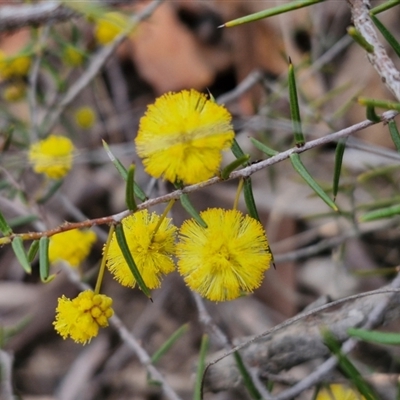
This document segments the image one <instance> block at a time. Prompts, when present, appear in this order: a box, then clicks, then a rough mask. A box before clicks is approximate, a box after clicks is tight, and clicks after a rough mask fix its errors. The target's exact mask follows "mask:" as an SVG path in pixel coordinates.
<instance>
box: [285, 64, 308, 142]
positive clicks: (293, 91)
mask: <svg viewBox="0 0 400 400" xmlns="http://www.w3.org/2000/svg"><path fill="white" fill-rule="evenodd" d="M288 82H289V102H290V116H291V119H292V127H293V135H294V142H295V143H296V146H297V147H302V146H304V143H305V140H304V135H303V130H302V127H301V118H300V109H299V99H298V96H297V88H296V76H295V73H294V68H293V64H292V61H291V60H290V59H289V73H288Z"/></svg>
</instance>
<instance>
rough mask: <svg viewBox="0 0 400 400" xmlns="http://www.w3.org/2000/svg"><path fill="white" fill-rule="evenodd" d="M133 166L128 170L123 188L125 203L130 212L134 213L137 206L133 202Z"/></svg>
mask: <svg viewBox="0 0 400 400" xmlns="http://www.w3.org/2000/svg"><path fill="white" fill-rule="evenodd" d="M134 188H135V164H132V165H131V166H130V167H129V170H128V176H127V180H126V188H125V202H126V206H127V207H128V209H129V210H130V211H136V210H137V205H136V202H135V192H134Z"/></svg>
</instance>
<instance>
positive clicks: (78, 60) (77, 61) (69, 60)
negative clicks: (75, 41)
mask: <svg viewBox="0 0 400 400" xmlns="http://www.w3.org/2000/svg"><path fill="white" fill-rule="evenodd" d="M62 60H63V62H64V63H65V64H66V65H69V66H70V67H79V66H80V65H82V64H83V61H84V55H83V53H82V52H81V51H79V50H78V49H77V48H76V47H75V46H72V45H71V44H69V45H67V46H66V47H65V48H64V50H63V53H62Z"/></svg>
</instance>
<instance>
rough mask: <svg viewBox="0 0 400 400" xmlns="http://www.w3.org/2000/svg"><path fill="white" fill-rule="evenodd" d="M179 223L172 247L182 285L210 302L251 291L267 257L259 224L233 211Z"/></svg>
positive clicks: (214, 212) (208, 212) (266, 265)
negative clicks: (183, 282) (183, 283)
mask: <svg viewBox="0 0 400 400" xmlns="http://www.w3.org/2000/svg"><path fill="white" fill-rule="evenodd" d="M200 216H201V217H202V218H203V220H204V221H205V222H206V224H207V225H208V228H203V227H202V226H200V225H199V224H198V223H197V222H196V221H195V220H194V219H191V220H187V221H185V222H184V223H183V224H182V227H181V229H180V231H179V242H178V244H177V245H176V255H177V257H178V272H179V273H180V274H181V275H182V276H183V277H184V279H185V282H186V284H187V285H188V286H189V287H190V288H191V289H192V290H194V291H196V292H198V293H199V294H200V295H201V296H203V297H206V298H207V299H209V300H212V301H226V300H233V299H236V298H237V297H239V296H240V295H241V293H242V291H243V292H252V291H253V290H254V289H256V288H258V287H259V286H260V284H261V282H262V280H263V277H264V272H265V271H266V270H267V269H268V268H269V266H270V262H271V254H270V252H269V250H268V240H267V237H266V235H265V231H264V228H263V227H262V225H261V223H260V222H259V221H257V220H255V219H253V218H251V217H249V216H247V215H246V216H244V215H243V214H242V213H241V212H240V211H237V210H223V209H219V208H214V209H208V210H206V211H203V212H202V213H200Z"/></svg>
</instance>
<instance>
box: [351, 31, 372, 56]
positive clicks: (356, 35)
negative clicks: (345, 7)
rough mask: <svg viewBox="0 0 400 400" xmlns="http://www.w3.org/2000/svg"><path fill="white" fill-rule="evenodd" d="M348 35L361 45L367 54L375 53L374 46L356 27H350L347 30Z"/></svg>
mask: <svg viewBox="0 0 400 400" xmlns="http://www.w3.org/2000/svg"><path fill="white" fill-rule="evenodd" d="M347 33H348V34H349V35H350V36H351V37H352V39H353V40H354V41H355V42H356V43H357V44H359V45H360V46H361V47H362V48H363V49H364V50H365V51H366V52H367V53H373V52H374V46H372V44H370V43H368V42H367V41H366V40H365V38H364V36H362V35H361V33H360V32H358V30H357V29H356V28H355V27H354V26H349V27H348V28H347Z"/></svg>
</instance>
